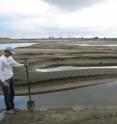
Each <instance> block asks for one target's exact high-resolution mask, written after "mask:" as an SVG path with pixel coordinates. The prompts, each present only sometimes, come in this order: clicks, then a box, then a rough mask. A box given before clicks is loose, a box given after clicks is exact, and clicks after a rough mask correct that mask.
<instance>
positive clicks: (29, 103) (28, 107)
mask: <svg viewBox="0 0 117 124" xmlns="http://www.w3.org/2000/svg"><path fill="white" fill-rule="evenodd" d="M34 107H35V102H34V101H27V109H28V110H29V111H33V110H34Z"/></svg>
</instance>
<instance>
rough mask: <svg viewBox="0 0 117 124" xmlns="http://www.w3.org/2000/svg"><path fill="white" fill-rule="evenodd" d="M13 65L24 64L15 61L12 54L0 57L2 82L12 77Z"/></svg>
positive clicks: (0, 77) (19, 65) (0, 78)
mask: <svg viewBox="0 0 117 124" xmlns="http://www.w3.org/2000/svg"><path fill="white" fill-rule="evenodd" d="M13 67H24V64H20V63H18V62H16V61H15V60H14V59H13V57H12V56H10V57H6V56H4V55H2V56H1V57H0V81H1V82H4V81H6V80H8V79H10V78H12V77H13Z"/></svg>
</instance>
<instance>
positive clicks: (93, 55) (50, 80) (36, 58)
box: [0, 39, 117, 95]
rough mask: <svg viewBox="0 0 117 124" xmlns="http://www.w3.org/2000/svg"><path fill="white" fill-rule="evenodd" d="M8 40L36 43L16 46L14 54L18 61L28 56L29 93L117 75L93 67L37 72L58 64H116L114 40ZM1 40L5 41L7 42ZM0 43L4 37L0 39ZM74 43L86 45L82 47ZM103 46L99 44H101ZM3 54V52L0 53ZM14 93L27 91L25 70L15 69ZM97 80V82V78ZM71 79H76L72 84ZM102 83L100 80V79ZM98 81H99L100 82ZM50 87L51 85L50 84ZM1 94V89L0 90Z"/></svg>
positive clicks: (115, 71)
mask: <svg viewBox="0 0 117 124" xmlns="http://www.w3.org/2000/svg"><path fill="white" fill-rule="evenodd" d="M10 41H11V42H14V43H15V42H19V43H21V42H25V43H26V42H27V43H30V42H33V43H34V42H35V43H38V44H36V45H33V46H30V47H25V48H17V49H16V51H17V54H16V55H15V56H14V57H15V59H16V60H17V61H19V62H24V61H25V59H27V58H28V59H29V61H30V65H29V70H30V73H29V74H30V82H31V88H32V92H33V93H34V94H35V93H40V92H47V91H49V92H50V91H51V92H52V91H55V90H64V89H67V88H68V89H69V88H74V87H75V86H76V87H78V86H79V87H81V85H82V86H85V84H84V83H83V81H84V82H85V81H87V82H88V83H86V85H87V84H88V85H92V83H90V82H91V81H92V80H93V81H94V82H93V84H97V83H96V82H99V81H98V80H99V79H102V80H106V81H107V80H110V79H112V78H116V77H117V69H107V70H106V69H93V70H90V69H89V70H84V71H76V70H75V71H74V70H72V71H64V72H53V73H49V72H48V73H40V72H37V71H36V69H44V68H45V69H47V68H53V67H61V66H76V67H92V66H97V67H98V66H99V67H103V66H116V65H117V47H113V45H114V44H115V45H116V41H115V40H102V39H99V40H82V39H46V40H44V39H41V40H39V39H37V40H35V39H32V40H17V39H14V40H10ZM10 41H9V40H8V39H7V40H5V39H4V43H5V42H6V43H8V42H10ZM1 42H3V40H2V41H1ZM75 44H89V45H93V46H83V45H75ZM96 45H98V46H96ZM99 45H100V46H99ZM101 45H102V46H101ZM109 45H110V46H109ZM1 54H2V52H1ZM15 80H16V93H17V95H21V94H27V84H26V73H25V69H15ZM96 80H97V81H96ZM71 82H75V83H74V84H75V85H74V84H72V83H71ZM102 82H103V81H102ZM102 82H101V81H100V83H102ZM51 86H52V87H51ZM0 93H2V89H1V90H0Z"/></svg>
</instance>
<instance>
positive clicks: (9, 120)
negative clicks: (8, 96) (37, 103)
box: [0, 108, 117, 124]
mask: <svg viewBox="0 0 117 124" xmlns="http://www.w3.org/2000/svg"><path fill="white" fill-rule="evenodd" d="M116 123H117V110H116V109H109V110H105V109H99V110H98V109H92V110H88V109H87V110H77V109H72V108H62V109H53V110H48V111H40V112H32V113H30V112H27V111H18V112H17V113H16V114H15V115H7V116H6V118H5V119H4V120H3V121H2V122H0V124H116Z"/></svg>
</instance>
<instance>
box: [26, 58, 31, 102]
mask: <svg viewBox="0 0 117 124" xmlns="http://www.w3.org/2000/svg"><path fill="white" fill-rule="evenodd" d="M25 63H28V59H26V60H25ZM25 67H26V75H27V84H28V93H29V100H30V101H32V100H31V89H30V80H29V69H28V65H27V64H26V65H25Z"/></svg>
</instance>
